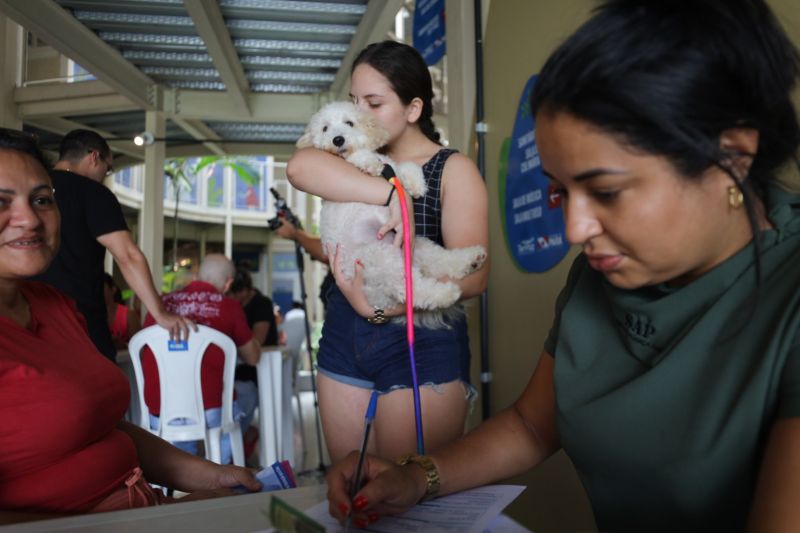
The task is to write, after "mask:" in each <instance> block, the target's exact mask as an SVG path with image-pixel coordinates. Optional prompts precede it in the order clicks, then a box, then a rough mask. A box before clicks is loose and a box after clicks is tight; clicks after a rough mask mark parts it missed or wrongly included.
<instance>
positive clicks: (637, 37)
mask: <svg viewBox="0 0 800 533" xmlns="http://www.w3.org/2000/svg"><path fill="white" fill-rule="evenodd" d="M799 74H800V59H799V58H798V52H797V50H796V49H795V47H794V46H793V45H792V43H791V41H790V40H789V38H788V37H787V36H786V33H785V32H784V31H783V29H782V28H781V26H780V24H779V23H778V21H777V20H776V19H775V17H774V15H773V14H772V12H771V11H770V9H769V7H768V6H767V5H766V3H765V2H764V1H763V0H663V1H651V0H609V1H607V2H604V3H603V4H602V5H601V6H600V7H598V8H597V9H596V10H595V13H594V16H593V17H592V18H591V19H590V20H589V21H588V22H586V23H585V24H584V25H583V26H581V27H580V28H579V29H578V30H577V31H576V32H575V33H574V34H573V35H572V36H570V37H569V38H568V39H567V40H566V41H565V42H564V43H563V44H562V45H561V46H559V47H558V49H557V50H556V51H555V52H554V53H553V54H552V55H551V56H550V58H549V59H548V60H547V62H546V64H545V66H544V67H543V69H542V71H541V73H540V76H539V80H538V83H537V84H536V87H535V88H534V91H533V94H532V95H531V109H532V112H533V113H534V115H535V114H536V113H537V112H542V111H554V112H567V113H570V114H571V115H573V116H575V117H577V118H579V119H582V120H585V121H587V122H589V123H591V124H593V125H595V126H597V127H598V128H600V129H601V130H603V131H605V132H608V133H610V134H612V135H614V136H615V137H616V138H617V139H619V140H621V142H623V143H624V144H626V145H627V146H629V147H631V148H633V149H635V150H637V151H641V152H644V153H648V154H653V155H659V156H664V157H665V158H667V160H669V161H670V162H671V163H672V165H673V166H674V167H675V168H676V169H677V170H678V171H679V172H681V173H683V174H684V175H685V176H686V177H687V178H688V179H697V178H698V177H699V176H700V175H701V174H702V173H703V172H704V171H705V170H707V169H708V168H710V167H712V166H717V167H719V168H722V169H723V170H725V171H726V172H727V173H728V174H729V175H730V176H731V179H732V180H733V182H734V183H735V184H736V186H737V187H738V188H739V189H740V190H741V191H742V193H743V195H744V199H745V206H746V209H747V214H748V218H749V220H750V225H751V228H752V230H753V234H754V236H757V235H758V234H759V231H758V222H757V218H756V210H755V206H756V203H757V202H756V197H757V198H760V199H763V198H764V194H765V191H766V188H767V185H768V184H769V183H770V182H771V181H773V180H775V178H776V174H777V172H778V170H779V169H780V168H781V167H782V166H783V165H784V164H786V163H788V162H790V161H791V160H794V161H795V163H798V159H797V150H798V145H799V144H800V126H798V120H797V113H796V110H795V108H794V105H793V103H792V100H791V92H792V89H793V88H794V86H795V84H796V82H797V78H798V75H799ZM730 128H752V129H755V130H757V131H758V134H759V140H758V151H757V153H756V154H749V155H753V159H752V164H751V167H750V171H749V174H748V176H747V178H746V179H744V180H742V179H739V178H737V176H736V173H735V172H734V168H733V164H732V163H733V159H734V158H735V157H736V156H737V155H741V154H733V153H730V152H726V151H725V150H723V149H722V148H721V147H720V135H721V133H722V132H723V131H724V130H726V129H730ZM758 241H759V239H758V238H756V239H755V247H756V248H755V253H756V256H757V257H758V254H759V251H760V248H759V242H758ZM757 271H758V264H757Z"/></svg>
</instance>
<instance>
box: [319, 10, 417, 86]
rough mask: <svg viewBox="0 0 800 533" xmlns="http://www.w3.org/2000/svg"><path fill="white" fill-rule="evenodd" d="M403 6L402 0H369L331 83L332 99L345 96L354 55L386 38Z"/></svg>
mask: <svg viewBox="0 0 800 533" xmlns="http://www.w3.org/2000/svg"><path fill="white" fill-rule="evenodd" d="M402 6H403V0H385V1H383V2H369V3H368V4H367V10H366V11H365V12H364V16H363V17H362V18H361V22H359V23H358V29H357V30H356V34H355V35H354V36H353V39H352V40H351V41H350V47H349V48H348V49H347V54H345V56H344V59H342V66H341V67H339V71H338V72H337V73H336V79H335V80H334V81H333V83H332V84H331V89H330V95H331V99H332V100H344V99H346V98H347V87H348V86H349V83H347V82H348V80H349V79H350V68H351V67H352V66H353V60H355V58H356V55H358V53H359V52H360V51H361V50H362V49H363V48H364V47H365V46H367V45H368V44H369V43H374V42H376V41H382V40H384V39H386V34H387V33H388V32H389V29H391V27H392V24H394V17H395V15H397V12H398V11H399V10H400V8H401V7H402Z"/></svg>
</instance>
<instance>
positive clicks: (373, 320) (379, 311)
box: [367, 307, 389, 324]
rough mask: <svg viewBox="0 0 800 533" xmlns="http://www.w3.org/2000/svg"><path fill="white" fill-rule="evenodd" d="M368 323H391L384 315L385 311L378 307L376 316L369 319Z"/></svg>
mask: <svg viewBox="0 0 800 533" xmlns="http://www.w3.org/2000/svg"><path fill="white" fill-rule="evenodd" d="M367 322H369V323H370V324H386V323H387V322H389V319H388V318H387V317H386V315H384V314H383V309H381V308H380V307H376V308H375V314H374V315H372V316H371V317H369V318H367Z"/></svg>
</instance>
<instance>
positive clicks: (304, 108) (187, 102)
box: [164, 89, 320, 124]
mask: <svg viewBox="0 0 800 533" xmlns="http://www.w3.org/2000/svg"><path fill="white" fill-rule="evenodd" d="M248 100H249V102H250V111H249V112H248V111H247V110H246V109H243V108H241V107H240V106H238V105H236V104H235V103H234V102H233V101H231V99H230V98H228V97H227V96H226V95H225V94H224V93H219V92H216V91H188V90H182V89H172V90H166V91H165V92H164V112H165V113H166V114H167V116H169V117H170V118H173V117H177V118H184V119H190V118H191V119H200V120H222V121H242V122H295V123H302V124H305V123H306V122H308V120H309V119H310V118H311V115H313V114H314V112H315V111H317V109H319V103H320V99H319V96H318V95H314V94H251V95H250V96H249V98H248Z"/></svg>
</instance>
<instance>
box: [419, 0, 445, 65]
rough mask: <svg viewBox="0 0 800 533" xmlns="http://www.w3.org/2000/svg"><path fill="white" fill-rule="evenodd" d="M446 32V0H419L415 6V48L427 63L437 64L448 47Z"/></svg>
mask: <svg viewBox="0 0 800 533" xmlns="http://www.w3.org/2000/svg"><path fill="white" fill-rule="evenodd" d="M446 44H447V41H446V39H445V32H444V0H417V3H416V5H415V7H414V48H416V49H417V50H418V51H419V53H420V54H422V58H423V59H424V60H425V64H426V65H428V66H431V65H435V64H436V63H438V62H439V60H440V59H442V56H443V55H444V53H445V50H446V48H447V46H446Z"/></svg>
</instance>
